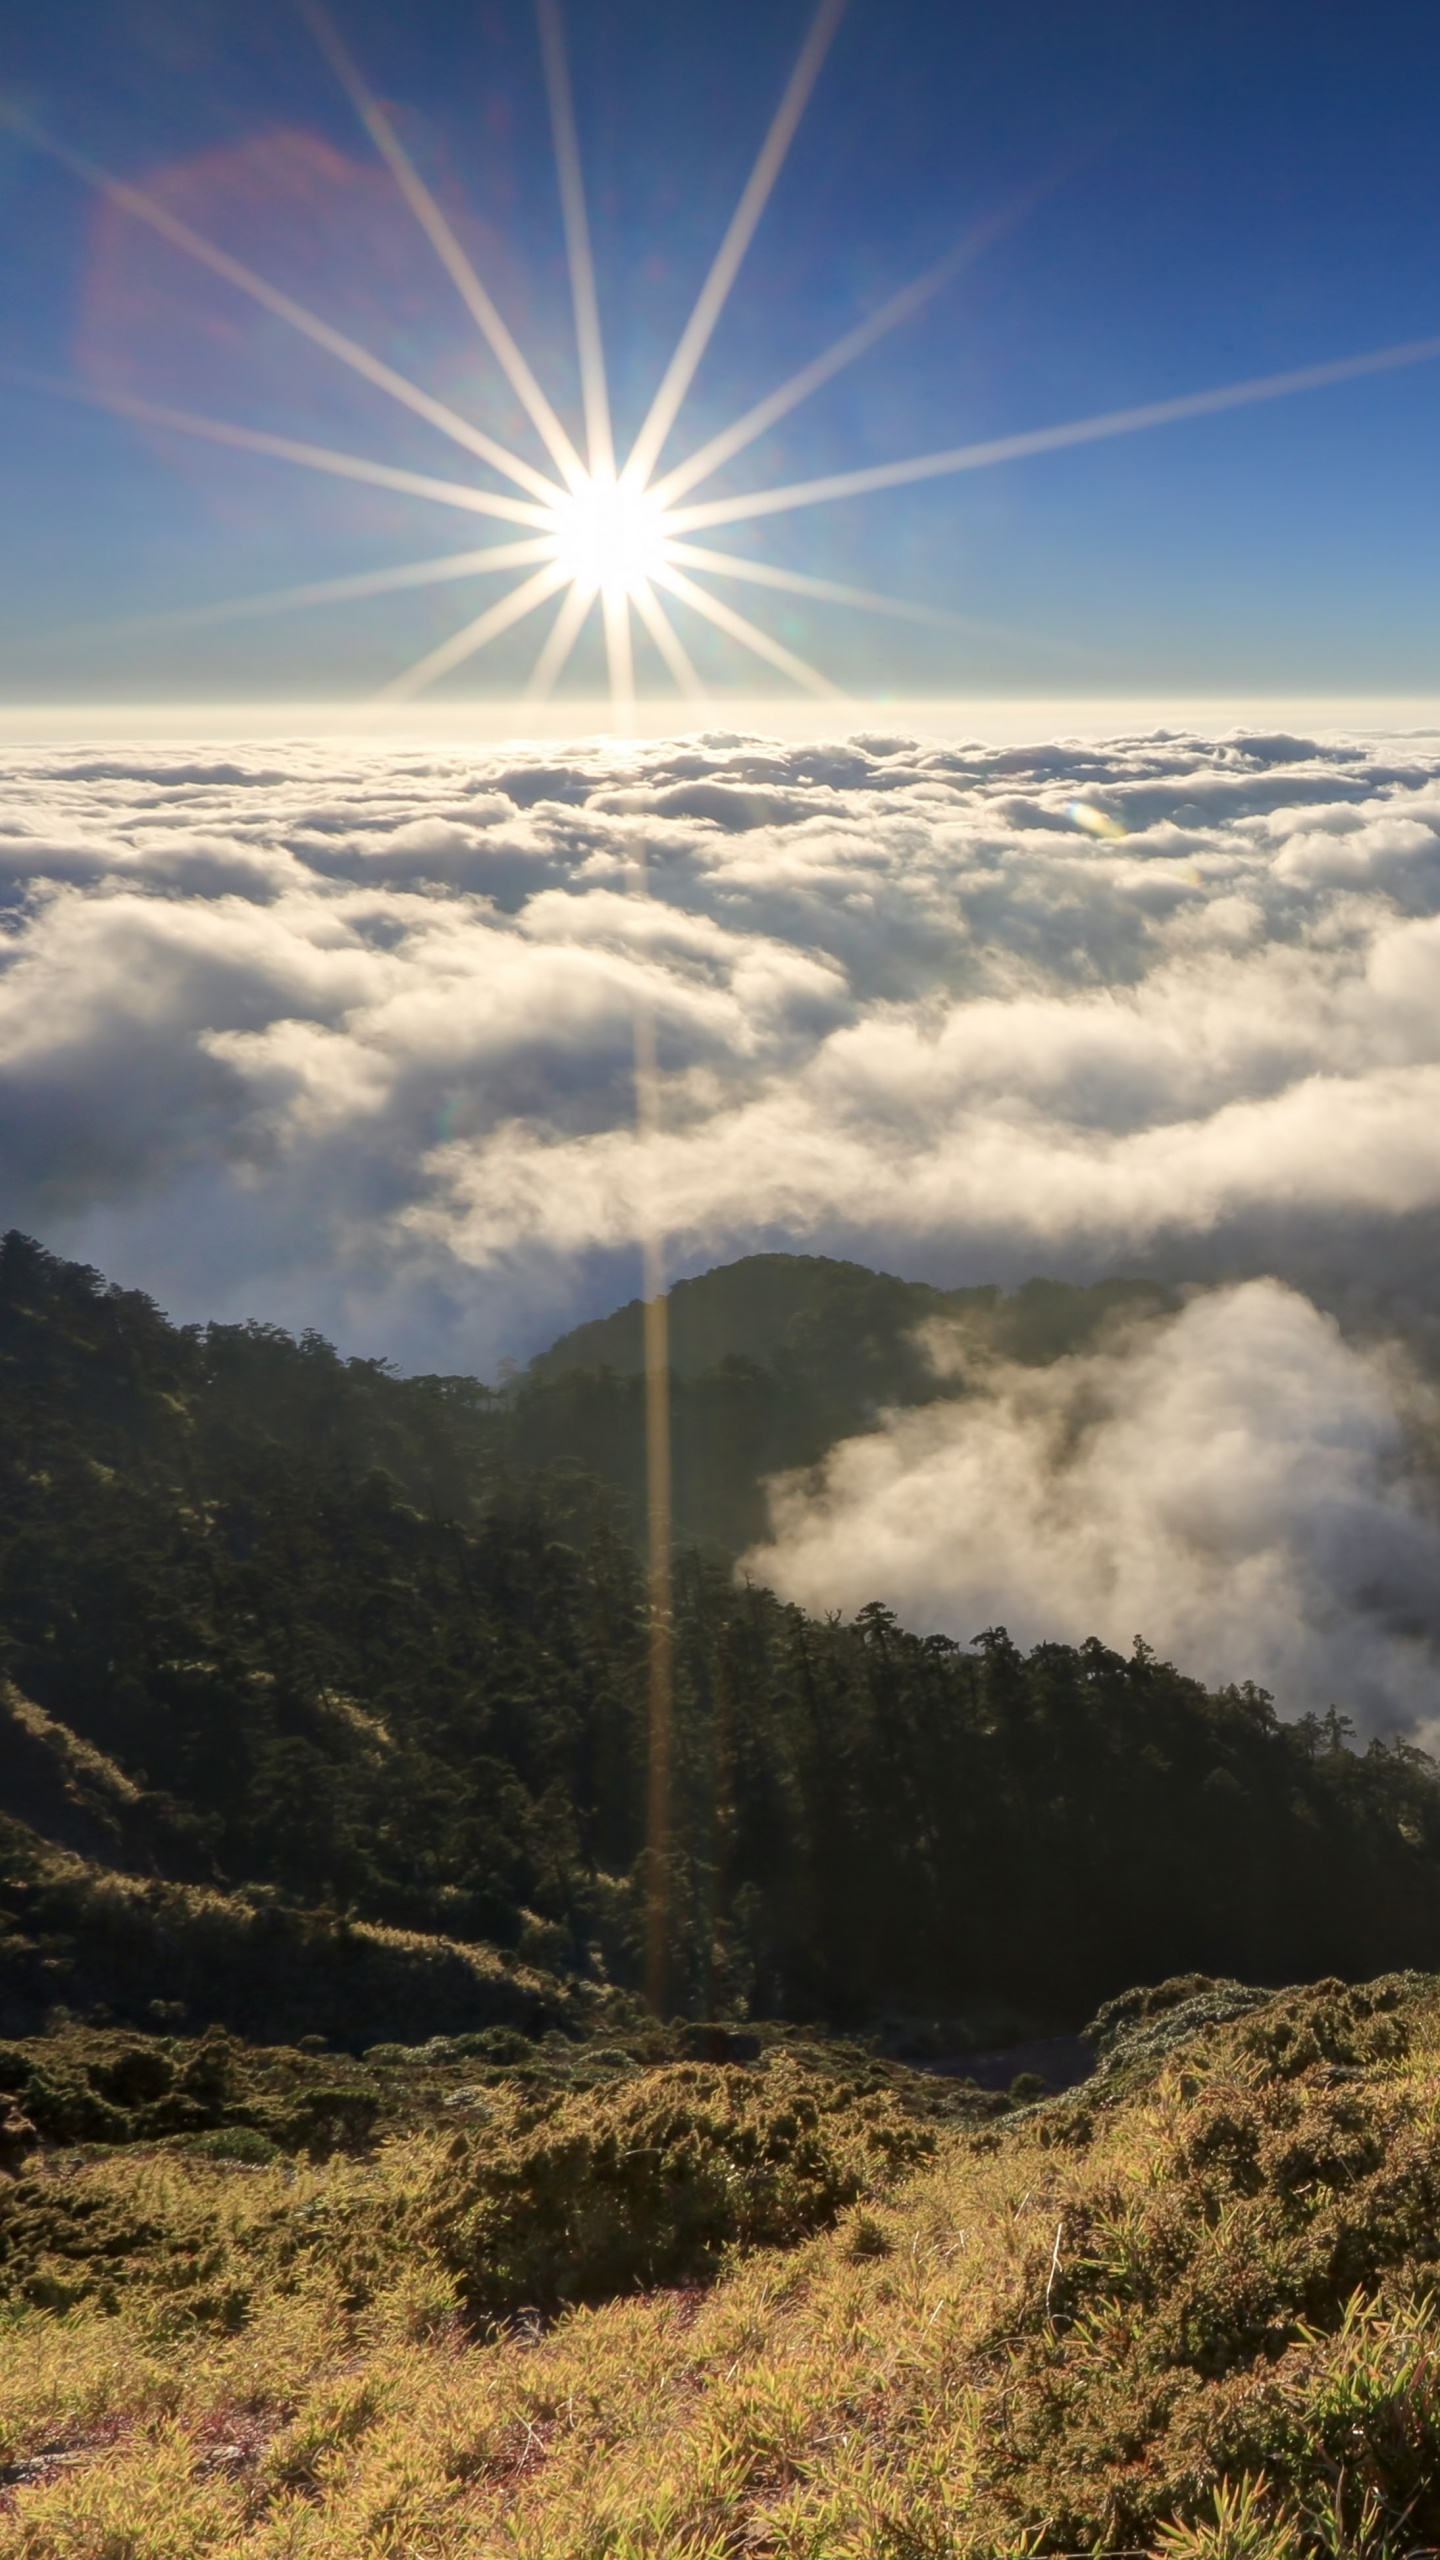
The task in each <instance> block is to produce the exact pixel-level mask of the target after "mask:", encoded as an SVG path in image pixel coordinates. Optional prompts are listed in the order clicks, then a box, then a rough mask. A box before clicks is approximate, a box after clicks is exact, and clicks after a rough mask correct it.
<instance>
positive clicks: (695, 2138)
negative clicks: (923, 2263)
mask: <svg viewBox="0 0 1440 2560" xmlns="http://www.w3.org/2000/svg"><path fill="white" fill-rule="evenodd" d="M934 2149H935V2135H934V2132H933V2130H932V2129H931V2128H930V2127H929V2126H927V2125H926V2124H924V2123H923V2122H921V2121H919V2120H917V2119H916V2118H915V2117H914V2116H912V2115H909V2114H907V2113H905V2112H904V2111H903V2109H902V2108H901V2106H900V2105H899V2104H898V2103H897V2101H896V2099H895V2098H894V2097H893V2096H891V2095H890V2094H889V2093H888V2092H882V2091H877V2092H874V2093H872V2094H870V2095H866V2096H861V2095H858V2094H857V2093H856V2091H855V2089H854V2087H853V2085H851V2084H848V2083H846V2082H845V2081H843V2080H838V2079H836V2078H833V2077H830V2076H827V2075H824V2074H821V2073H817V2072H814V2071H809V2070H807V2069H806V2068H805V2067H804V2065H803V2064H801V2063H798V2062H796V2061H795V2060H794V2059H793V2057H791V2056H790V2055H788V2054H786V2053H785V2052H784V2051H783V2050H780V2051H777V2052H775V2053H773V2054H772V2055H771V2056H770V2057H769V2060H768V2062H767V2064H766V2066H765V2067H764V2068H763V2069H761V2070H758V2071H750V2070H746V2069H744V2068H742V2067H739V2066H734V2065H730V2066H726V2065H723V2064H711V2065H706V2064H703V2063H680V2064H673V2065H671V2066H669V2067H668V2068H664V2069H661V2070H658V2071H649V2072H645V2073H643V2074H640V2075H638V2076H637V2077H635V2078H628V2079H626V2080H623V2081H621V2082H619V2083H618V2084H616V2085H613V2086H611V2087H602V2088H598V2089H592V2090H589V2091H587V2092H585V2093H583V2094H577V2095H574V2096H570V2097H560V2096H552V2097H548V2098H544V2099H542V2100H540V2101H539V2102H538V2103H531V2104H527V2103H520V2104H518V2105H515V2104H512V2105H511V2106H509V2107H508V2108H505V2109H503V2111H502V2110H497V2111H496V2112H495V2114H494V2115H493V2116H492V2117H491V2118H490V2120H489V2121H487V2122H485V2123H484V2124H482V2125H481V2126H480V2127H479V2128H478V2129H477V2130H475V2131H474V2132H466V2133H464V2134H462V2135H459V2136H457V2138H456V2140H455V2142H454V2144H453V2145H452V2147H451V2150H450V2153H449V2155H448V2157H447V2158H446V2160H445V2162H444V2164H443V2167H442V2168H441V2170H440V2171H439V2173H438V2175H437V2177H436V2178H435V2181H434V2183H433V2186H432V2188H431V2190H430V2193H429V2194H428V2195H427V2196H426V2198H425V2199H424V2203H423V2207H422V2213H421V2226H422V2228H423V2230H424V2233H425V2236H426V2238H427V2240H428V2242H429V2243H430V2245H431V2246H432V2247H433V2248H434V2249H435V2251H436V2253H437V2255H438V2256H439V2257H440V2259H441V2261H442V2263H443V2264H444V2265H446V2266H447V2267H448V2268H450V2269H451V2270H452V2271H453V2273H454V2274H455V2276H456V2278H457V2281H458V2284H459V2289H460V2292H461V2295H462V2298H463V2299H464V2301H465V2304H466V2306H467V2309H468V2310H469V2312H470V2314H471V2316H472V2318H478V2319H481V2320H486V2321H496V2320H502V2319H505V2318H506V2317H508V2316H509V2315H511V2314H513V2313H514V2312H517V2311H519V2310H521V2309H524V2308H527V2307H534V2308H536V2309H541V2310H551V2309H554V2308H555V2307H557V2306H558V2305H560V2304H562V2303H571V2302H596V2301H600V2300H603V2299H604V2298H605V2297H606V2296H607V2295H611V2294H617V2293H622V2292H626V2291H629V2290H630V2289H632V2288H633V2287H635V2286H637V2285H656V2284H676V2283H681V2282H691V2281H694V2280H696V2279H703V2278H706V2277H708V2276H711V2275H713V2274H714V2272H715V2269H716V2267H717V2265H718V2263H719V2261H720V2260H721V2258H722V2257H723V2256H724V2254H725V2253H726V2251H727V2250H730V2249H734V2248H757V2247H783V2246H785V2245H786V2244H787V2243H789V2242H792V2241H795V2240H799V2239H802V2238H804V2237H805V2235H806V2234H807V2233H809V2232H812V2231H816V2230H819V2229H820V2228H822V2227H823V2226H824V2225H825V2224H827V2223H831V2222H833V2221H834V2220H835V2219H836V2217H837V2215H838V2214H839V2213H840V2212H841V2211H842V2210H843V2208H844V2207H845V2206H846V2205H849V2204H852V2203H854V2202H855V2201H856V2200H857V2198H859V2197H861V2196H864V2195H869V2194H871V2193H873V2192H874V2191H875V2190H876V2189H878V2188H883V2187H884V2186H885V2185H886V2184H887V2183H889V2182H890V2181H891V2180H892V2179H893V2178H894V2177H895V2176H896V2175H897V2174H898V2173H899V2172H901V2171H903V2170H905V2169H907V2168H910V2167H913V2165H914V2164H915V2163H916V2162H917V2161H918V2160H920V2159H923V2158H925V2157H926V2156H927V2155H929V2154H930V2153H932V2152H933V2151H934Z"/></svg>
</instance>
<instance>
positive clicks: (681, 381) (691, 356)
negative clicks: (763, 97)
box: [542, 0, 845, 488]
mask: <svg viewBox="0 0 1440 2560" xmlns="http://www.w3.org/2000/svg"><path fill="white" fill-rule="evenodd" d="M542 5H543V6H546V7H553V6H554V0H542ZM844 6H845V0H820V6H819V8H818V9H817V10H816V12H815V16H814V18H813V20H812V22H811V26H810V32H809V34H808V36H807V37H806V39H805V42H804V44H803V45H802V46H801V48H800V55H799V59H798V61H797V62H796V65H795V68H794V70H793V71H792V72H791V74H790V77H789V79H788V81H787V82H786V84H785V94H784V96H783V97H782V98H781V101H780V104H779V106H778V107H777V108H776V110H775V116H774V120H773V122H772V124H771V127H770V130H769V132H768V133H767V135H766V136H765V140H764V142H763V144H762V145H761V150H760V157H759V159H758V160H757V161H756V163H755V166H754V168H753V169H752V170H751V172H750V176H749V178H748V180H747V181H746V185H745V189H744V192H743V194H742V195H741V198H740V201H739V203H738V204H737V206H736V208H735V211H734V213H733V214H732V215H731V217H730V227H729V229H728V231H727V232H726V234H725V237H724V239H723V240H722V241H721V243H720V247H719V249H718V250H717V252H716V256H715V263H714V265H713V266H712V268H711V270H710V273H709V274H708V276H707V277H706V279H705V282H704V284H703V285H702V286H701V288H700V296H699V300H698V301H697V302H696V305H695V308H694V310H693V311H692V312H691V314H690V317H689V319H688V320H687V321H686V323H685V326H684V329H683V330H682V331H681V334H680V343H679V345H678V346H677V347H676V349H675V353H674V354H673V356H672V357H671V359H670V362H669V364H668V365H667V366H666V368H665V373H664V377H663V379H662V381H661V384H660V388H659V390H658V391H657V392H656V394H655V397H654V399H653V400H652V401H651V403H650V410H649V415H648V416H647V417H646V420H645V423H644V425H643V426H642V427H641V429H640V433H639V435H638V436H637V437H636V439H635V443H634V446H633V448H632V450H631V453H630V457H629V460H628V461H627V462H626V465H625V475H624V476H625V478H626V480H627V481H628V482H629V483H630V484H631V485H632V486H636V487H640V488H643V487H644V485H645V483H646V481H647V480H648V479H649V477H650V474H651V472H652V471H653V470H654V468H655V465H656V462H657V461H658V460H659V457H660V453H661V450H662V448H663V446H664V443H665V439H666V437H667V436H668V435H669V433H670V430H671V428H672V427H673V425H674V424H675V420H676V417H677V416H678V414H679V410H680V405H681V402H682V401H683V400H684V397H685V394H686V392H687V391H688V390H689V388H690V385H691V383H692V382H693V380H694V378H695V369H696V367H697V365H698V364H699V362H700V359H701V357H702V356H703V354H704V353H705V349H706V348H707V346H708V345H709V343H710V338H711V334H712V332H713V330H714V327H715V323H716V321H717V320H718V319H719V317H720V314H721V312H722V311H723V310H724V308H725V305H726V302H727V301H728V300H729V296H730V288H731V286H732V285H733V284H734V282H735V278H736V276H737V275H738V274H739V272H740V264H741V260H742V259H743V258H744V255H745V252H746V250H747V249H748V248H749V246H750V243H751V241H752V240H753V238H754V236H755V226H756V224H757V223H758V222H759V220H760V216H761V214H762V213H763V212H764V210H765V207H766V205H767V203H768V202H769V199H770V191H771V189H772V188H773V186H774V184H775V181H776V179H777V178H778V177H779V175H780V170H781V166H782V164H783V162H784V159H785V154H786V152H787V151H788V150H789V148H790V144H791V142H792V140H793V139H794V134H795V128H796V126H797V125H798V123H799V122H800V118H801V117H802V115H803V114H804V112H805V109H806V106H807V104H808V102H809V98H810V92H811V90H812V89H813V88H814V86H815V83H816V81H817V79H818V78H819V76H820V66H821V64H822V63H823V61H824V59H825V56H826V54H827V53H828V52H829V49H830V40H831V37H832V36H833V35H834V33H835V30H836V28H837V26H838V25H839V23H840V17H841V13H842V11H843V9H844Z"/></svg>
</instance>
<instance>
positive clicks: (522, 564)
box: [92, 534, 555, 636]
mask: <svg viewBox="0 0 1440 2560" xmlns="http://www.w3.org/2000/svg"><path fill="white" fill-rule="evenodd" d="M554 552H555V546H554V544H553V542H552V541H551V540H550V539H549V537H548V535H545V534H536V535H534V536H533V537H532V538H531V540H530V541H528V542H492V543H488V544H486V545H485V546H484V547H483V548H482V549H480V550H478V551H446V552H442V553H441V555H440V557H439V558H438V559H435V560H409V561H406V562H405V563H404V564H403V565H401V566H400V567H398V568H394V569H362V570H360V571H359V572H358V574H357V575H355V576H353V577H348V578H318V579H315V580H314V581H313V582H312V583H311V584H310V585H309V586H304V587H270V588H267V589H266V590H265V591H264V592H263V593H261V594H258V595H251V596H230V597H227V598H226V599H225V601H224V602H222V603H218V604H190V605H179V606H177V607H176V609H175V610H174V612H172V613H137V614H132V615H131V616H130V617H129V619H128V620H127V621H124V622H107V623H104V624H101V625H99V626H92V628H99V629H100V630H102V631H105V632H110V633H114V634H115V635H117V636H118V635H119V634H121V633H123V632H138V631H198V630H202V629H205V628H206V627H207V626H209V625H211V624H214V623H222V622H248V621H251V620H254V619H258V618H259V617H261V616H263V615H265V614H267V613H295V612H298V611H300V610H301V609H302V608H303V607H305V606H308V605H325V604H345V603H348V602H349V601H350V599H351V598H352V597H353V598H356V599H357V600H358V599H359V598H361V597H364V596H384V595H395V594H398V593H399V592H400V591H401V590H402V589H404V588H406V587H431V586H439V585H441V584H442V583H443V582H444V581H445V580H446V579H448V578H481V577H494V576H496V575H497V574H498V572H499V571H500V570H502V569H524V568H528V567H529V566H530V565H531V564H532V563H533V562H534V561H537V560H550V559H553V557H554Z"/></svg>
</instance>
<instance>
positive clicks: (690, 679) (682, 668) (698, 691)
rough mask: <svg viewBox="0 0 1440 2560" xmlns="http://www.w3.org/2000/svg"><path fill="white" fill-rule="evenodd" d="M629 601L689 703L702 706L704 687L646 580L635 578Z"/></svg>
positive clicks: (676, 632)
mask: <svg viewBox="0 0 1440 2560" xmlns="http://www.w3.org/2000/svg"><path fill="white" fill-rule="evenodd" d="M630 601H631V603H632V604H633V605H634V607H635V610H636V612H637V613H638V614H639V616H640V619H641V621H642V622H643V623H644V625H645V628H646V630H647V631H648V632H649V634H650V637H651V639H652V640H653V641H654V643H655V646H656V648H657V649H658V650H659V652H660V655H661V657H662V658H663V659H664V661H665V664H666V666H667V667H668V668H669V670H670V673H671V675H672V676H673V677H674V679H675V682H676V684H677V685H678V686H679V688H680V691H681V692H682V693H683V694H684V696H685V698H686V700H687V701H689V702H703V701H704V700H705V687H704V686H703V684H702V683H701V681H700V678H699V676H698V675H697V673H696V671H695V669H694V667H693V666H692V665H691V662H690V655H689V652H688V650H687V649H686V648H685V645H684V643H683V641H682V640H681V638H680V634H679V632H678V631H677V630H676V628H675V625H674V623H673V622H672V621H671V619H670V616H669V614H668V613H667V612H666V610H665V607H664V606H663V604H662V603H661V602H660V599H659V597H658V596H657V594H656V593H655V590H654V588H653V587H652V586H651V584H650V581H649V579H648V578H639V579H637V580H636V582H635V585H634V586H633V587H632V589H631V591H630Z"/></svg>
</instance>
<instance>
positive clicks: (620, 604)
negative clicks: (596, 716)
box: [600, 583, 635, 722]
mask: <svg viewBox="0 0 1440 2560" xmlns="http://www.w3.org/2000/svg"><path fill="white" fill-rule="evenodd" d="M600 611H601V613H602V614H603V616H604V618H605V657H606V661H607V663H608V666H609V669H610V708H611V710H612V711H613V712H614V713H615V715H616V718H617V720H619V721H621V722H627V721H628V720H629V718H630V716H631V714H632V712H633V711H634V708H635V652H634V648H633V646H632V639H631V631H630V592H629V589H628V587H622V586H620V585H618V584H614V583H612V584H608V585H606V586H603V587H602V588H601V590H600Z"/></svg>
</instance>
